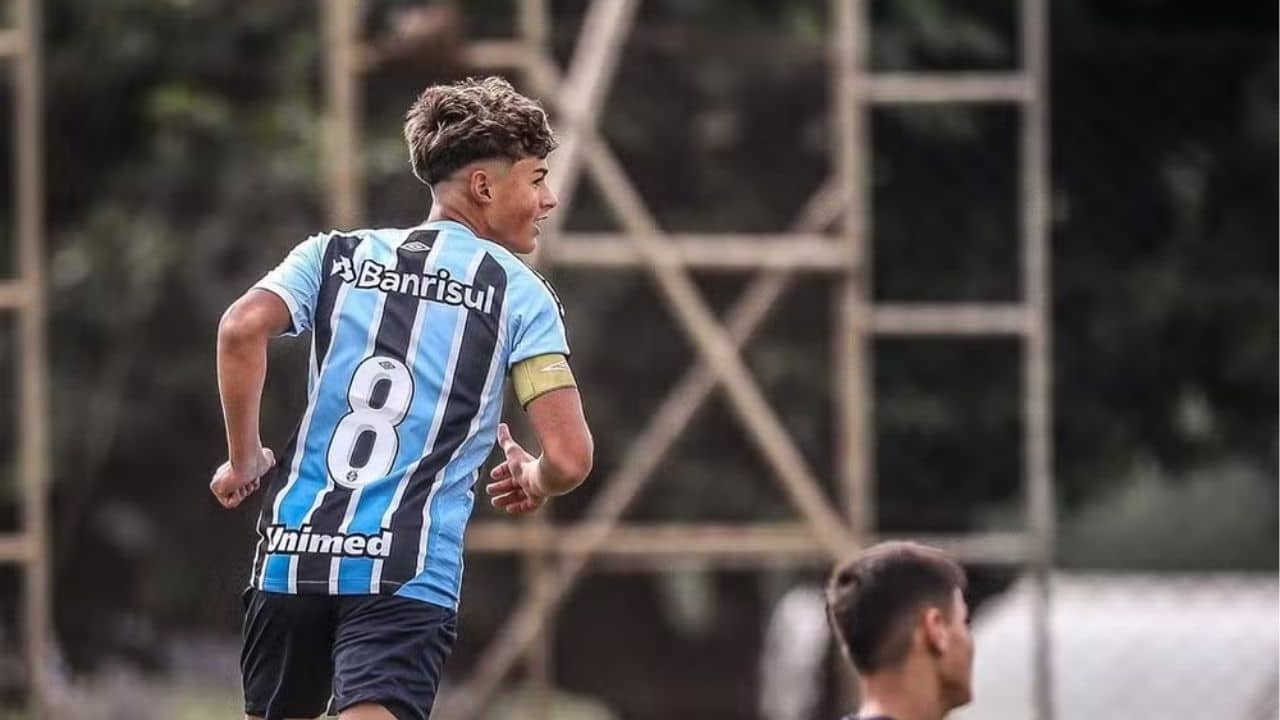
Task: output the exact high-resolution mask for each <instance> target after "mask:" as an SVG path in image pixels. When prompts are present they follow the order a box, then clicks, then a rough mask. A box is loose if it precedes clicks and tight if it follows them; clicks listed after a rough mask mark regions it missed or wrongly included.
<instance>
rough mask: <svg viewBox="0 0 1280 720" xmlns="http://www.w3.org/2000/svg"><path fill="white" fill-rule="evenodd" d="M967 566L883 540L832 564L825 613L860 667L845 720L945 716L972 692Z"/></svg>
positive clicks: (923, 719)
mask: <svg viewBox="0 0 1280 720" xmlns="http://www.w3.org/2000/svg"><path fill="white" fill-rule="evenodd" d="M966 582H967V581H966V579H965V574H964V570H963V569H962V568H961V567H960V566H959V565H958V564H956V562H955V561H954V560H952V559H951V558H949V557H947V555H945V554H944V553H943V552H942V551H940V550H935V549H933V548H929V547H925V546H923V545H918V544H915V543H904V542H889V543H881V544H879V545H876V546H874V547H871V548H869V549H867V550H866V551H865V552H863V553H862V554H860V555H858V556H857V557H855V558H854V559H853V560H851V561H849V562H847V563H845V564H843V565H840V566H838V567H836V569H835V571H834V572H833V573H832V574H831V580H830V581H829V583H828V585H827V611H828V615H829V618H830V620H831V625H832V627H833V628H834V629H835V632H836V634H837V635H838V636H839V637H840V641H841V645H842V646H843V647H844V652H845V655H846V656H847V657H848V658H849V660H850V662H852V663H853V667H854V670H856V671H857V674H858V679H859V681H860V685H861V690H862V693H861V695H862V707H861V708H860V709H859V710H858V714H857V715H852V716H849V717H848V718H846V720H942V718H943V717H945V716H946V714H947V713H948V712H950V711H951V710H952V709H953V708H957V707H959V706H961V705H964V704H966V703H968V702H969V700H970V698H971V695H972V683H971V675H972V672H973V638H972V637H971V636H970V634H969V625H968V622H969V608H968V606H967V605H966V604H965V600H964V590H965V586H966Z"/></svg>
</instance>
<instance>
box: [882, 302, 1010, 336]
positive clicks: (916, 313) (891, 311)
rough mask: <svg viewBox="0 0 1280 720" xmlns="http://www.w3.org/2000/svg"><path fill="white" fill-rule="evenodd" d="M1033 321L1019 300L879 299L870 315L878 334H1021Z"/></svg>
mask: <svg viewBox="0 0 1280 720" xmlns="http://www.w3.org/2000/svg"><path fill="white" fill-rule="evenodd" d="M1032 324H1033V320H1032V315H1031V313H1030V311H1029V310H1028V309H1027V307H1026V306H1024V305H1022V304H1020V303H878V304H876V306H875V308H874V310H873V311H872V315H871V327H872V330H873V331H874V332H875V333H877V334H879V335H1021V334H1025V333H1029V332H1030V331H1031V330H1032V329H1033V328H1032Z"/></svg>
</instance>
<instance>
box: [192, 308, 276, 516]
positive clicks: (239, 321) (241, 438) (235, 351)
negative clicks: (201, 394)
mask: <svg viewBox="0 0 1280 720" xmlns="http://www.w3.org/2000/svg"><path fill="white" fill-rule="evenodd" d="M291 324H292V317H291V315H290V312H289V307H288V306H287V305H286V304H285V302H284V300H282V299H281V298H280V297H279V296H278V295H276V294H275V293H272V292H269V291H267V290H262V289H259V288H254V289H251V290H249V291H248V292H247V293H245V294H244V295H243V296H242V297H241V298H240V299H239V300H237V301H236V302H235V303H233V304H232V305H231V307H230V308H228V309H227V311H226V313H224V314H223V316H222V321H221V322H220V323H219V324H218V394H219V395H220V396H221V398H222V414H223V418H224V420H225V422H226V427H227V457H228V461H227V462H226V463H224V464H223V465H222V467H220V468H218V471H217V472H216V473H215V474H214V478H213V482H212V483H210V489H211V490H212V491H213V494H214V496H215V497H217V499H218V502H220V503H221V504H222V505H223V507H227V508H233V507H235V506H237V505H239V504H240V501H242V500H243V499H244V498H245V497H248V496H249V495H250V494H252V493H253V491H254V490H256V489H257V484H258V482H259V479H260V478H261V477H262V475H263V474H264V473H265V472H266V471H267V470H269V469H271V466H272V465H273V464H275V458H274V457H273V456H272V454H271V450H269V449H267V448H264V447H262V440H261V438H260V436H259V433H258V415H259V411H260V408H261V405H262V388H263V385H264V384H265V382H266V377H267V343H269V342H270V340H271V338H273V337H275V336H277V335H279V334H281V333H283V332H285V331H287V330H288V329H289V328H290V326H291Z"/></svg>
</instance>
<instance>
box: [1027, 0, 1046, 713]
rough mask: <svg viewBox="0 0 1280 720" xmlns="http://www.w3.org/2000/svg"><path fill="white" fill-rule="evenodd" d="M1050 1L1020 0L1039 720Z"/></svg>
mask: <svg viewBox="0 0 1280 720" xmlns="http://www.w3.org/2000/svg"><path fill="white" fill-rule="evenodd" d="M1046 5H1047V0H1022V6H1021V29H1022V31H1021V35H1022V52H1023V60H1022V65H1023V72H1025V73H1027V75H1028V76H1029V77H1030V78H1031V84H1032V87H1033V88H1034V96H1033V97H1032V98H1031V100H1030V101H1029V102H1026V103H1023V105H1022V143H1021V145H1022V147H1021V154H1022V203H1021V206H1022V241H1023V278H1024V292H1025V293H1026V299H1025V304H1026V307H1027V310H1028V333H1027V339H1026V348H1025V351H1024V352H1023V386H1024V392H1023V398H1024V403H1025V408H1024V415H1025V420H1024V423H1023V429H1024V432H1025V434H1026V436H1025V441H1024V445H1025V447H1026V470H1025V476H1026V482H1027V514H1028V518H1027V520H1028V526H1029V527H1030V528H1031V535H1032V537H1033V542H1034V543H1035V552H1034V560H1033V562H1034V567H1033V577H1034V579H1035V583H1034V584H1035V591H1034V593H1033V597H1034V601H1033V606H1032V623H1033V624H1034V626H1033V628H1032V633H1033V638H1034V643H1033V653H1034V658H1033V663H1034V668H1035V677H1034V688H1033V697H1034V699H1035V705H1036V713H1037V717H1039V718H1040V720H1052V718H1053V676H1052V673H1051V670H1052V643H1051V639H1052V638H1051V627H1050V626H1051V623H1052V615H1051V613H1052V606H1051V603H1050V567H1051V565H1052V562H1053V537H1054V517H1053V465H1052V460H1051V458H1052V455H1053V449H1052V441H1053V439H1052V422H1051V420H1052V417H1053V411H1052V399H1051V397H1050V389H1051V382H1052V374H1051V372H1050V360H1051V347H1050V328H1052V322H1051V317H1052V315H1051V310H1052V307H1051V303H1050V297H1051V295H1050V291H1049V272H1048V268H1049V253H1048V244H1049V225H1048V207H1047V205H1048V202H1047V196H1048V192H1049V188H1048V184H1049V178H1048V169H1049V159H1048V154H1049V149H1048V126H1049V120H1048V106H1049V83H1048V74H1047V66H1048V59H1047V45H1048V38H1047V37H1046V36H1047V32H1046V29H1047V27H1048V22H1049V20H1048V9H1047V6H1046Z"/></svg>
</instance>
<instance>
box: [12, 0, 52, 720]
mask: <svg viewBox="0 0 1280 720" xmlns="http://www.w3.org/2000/svg"><path fill="white" fill-rule="evenodd" d="M16 9H17V17H16V20H17V25H18V27H19V28H20V32H21V33H22V42H23V44H24V47H23V50H22V52H21V53H20V54H19V55H18V56H17V57H16V58H15V63H16V64H15V69H16V90H17V102H16V103H14V114H15V117H14V126H15V128H16V130H17V132H16V134H15V137H16V145H17V147H15V148H14V155H15V157H16V158H17V164H16V171H17V172H16V178H15V180H16V182H15V186H16V190H17V195H18V218H17V226H18V227H17V229H18V266H19V268H20V273H21V277H22V281H21V282H22V287H23V294H24V295H25V302H24V303H23V306H22V309H21V311H20V312H19V324H20V327H19V333H20V347H21V356H22V357H21V364H20V365H19V377H21V378H22V387H21V391H20V400H19V403H20V408H19V412H20V414H21V418H20V422H19V428H20V430H19V438H20V439H19V451H18V452H19V472H20V473H21V478H22V486H23V496H24V502H23V507H22V523H23V533H24V535H25V536H26V537H25V540H26V547H27V558H26V578H25V583H24V585H23V588H24V592H23V626H24V628H25V636H26V637H25V639H26V646H27V647H26V650H27V657H26V665H27V673H28V675H27V678H28V681H29V692H30V700H29V702H30V706H31V714H32V716H33V717H42V716H43V708H44V704H45V700H46V698H45V691H46V688H47V687H48V678H47V669H48V667H49V657H48V650H49V640H50V636H51V635H50V616H49V569H48V534H49V533H48V517H47V513H48V508H47V505H46V490H47V487H48V477H49V384H48V375H47V373H48V364H47V363H46V348H45V281H44V249H43V246H44V241H43V234H42V229H43V226H44V218H43V206H44V197H43V192H42V187H43V182H44V178H43V170H42V167H41V147H42V143H43V137H42V136H43V132H42V127H41V122H40V118H41V115H42V111H41V106H42V104H41V93H42V90H41V87H40V51H41V44H40V10H39V7H38V6H37V2H36V0H19V2H18V3H17V6H16Z"/></svg>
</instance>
